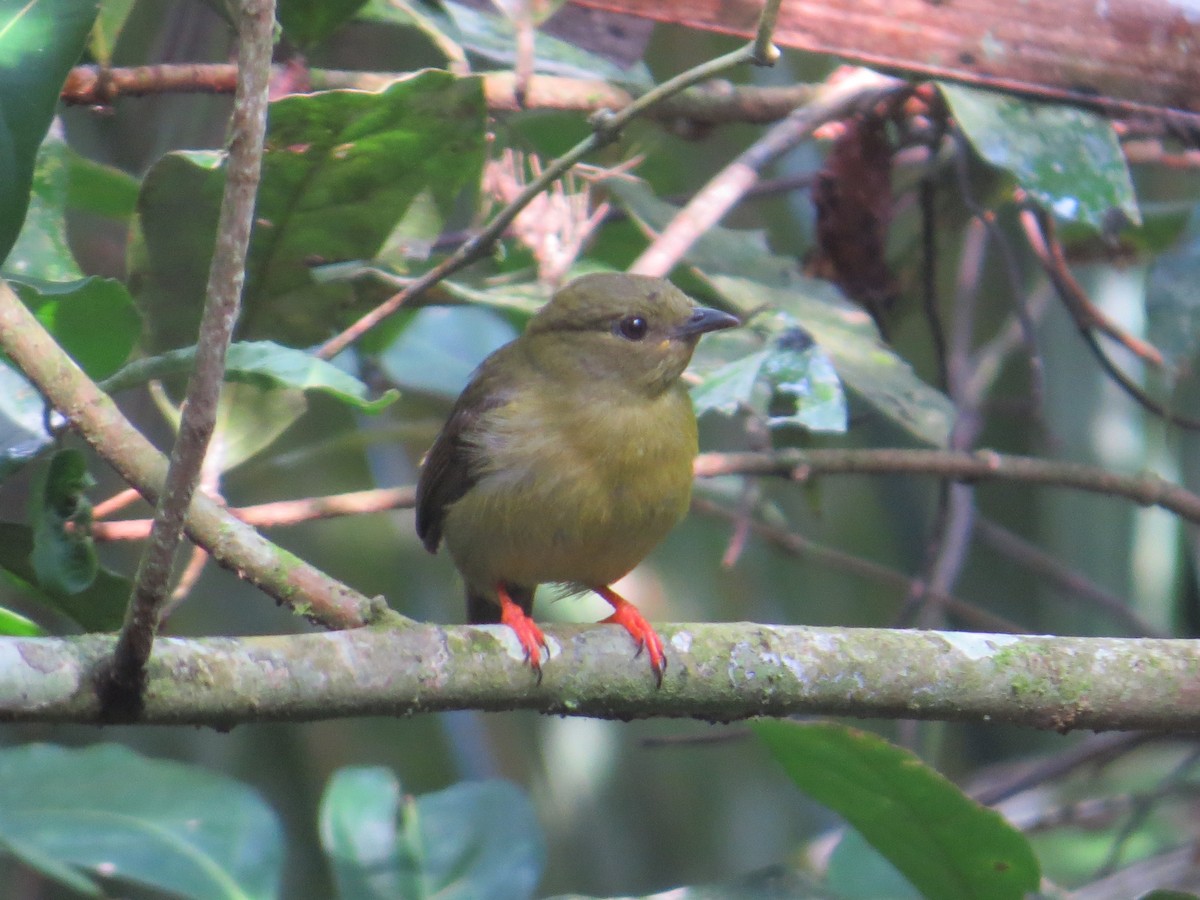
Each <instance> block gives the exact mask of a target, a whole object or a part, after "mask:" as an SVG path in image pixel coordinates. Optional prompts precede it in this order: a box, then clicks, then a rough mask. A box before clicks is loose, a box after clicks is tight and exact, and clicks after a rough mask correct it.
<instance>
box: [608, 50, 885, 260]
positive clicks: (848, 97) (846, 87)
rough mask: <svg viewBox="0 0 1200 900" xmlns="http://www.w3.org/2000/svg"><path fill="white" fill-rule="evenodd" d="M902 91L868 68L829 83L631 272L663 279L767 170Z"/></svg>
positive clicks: (699, 197)
mask: <svg viewBox="0 0 1200 900" xmlns="http://www.w3.org/2000/svg"><path fill="white" fill-rule="evenodd" d="M904 87H906V85H905V82H903V81H900V80H899V79H896V78H889V77H887V76H885V75H879V74H876V73H875V72H870V71H868V70H866V69H860V70H857V71H855V72H854V73H853V74H851V75H850V76H849V77H847V78H843V79H839V80H835V81H833V82H831V83H828V84H826V85H825V86H824V87H822V88H821V89H820V90H819V91H818V92H817V94H816V96H815V97H813V99H812V102H811V103H808V104H806V105H805V106H801V107H798V108H797V109H796V110H795V111H794V112H792V114H791V115H789V116H788V117H787V118H786V119H784V120H783V121H782V122H779V123H778V124H777V125H774V126H772V127H771V128H770V129H769V130H768V131H767V133H766V134H764V135H763V136H762V137H761V138H760V139H759V140H758V141H756V142H755V143H754V144H753V145H752V146H750V147H748V148H747V149H746V150H744V151H743V152H742V153H741V154H740V155H739V156H738V157H737V159H735V160H734V161H733V162H731V163H730V164H729V165H728V166H726V167H725V168H724V169H722V170H721V171H720V172H719V173H717V175H716V177H714V178H713V179H712V180H711V181H710V182H709V183H708V184H706V185H705V186H704V187H703V188H702V189H701V190H700V191H699V193H697V194H696V196H695V197H693V198H692V199H691V200H690V201H689V202H688V204H687V206H685V207H684V208H683V209H681V210H680V211H679V213H678V214H677V215H676V216H675V218H674V219H672V220H671V222H670V224H668V225H667V227H666V228H665V229H663V231H662V233H661V234H660V235H658V237H657V238H655V240H654V242H653V243H652V244H651V245H650V246H649V247H647V248H646V250H645V251H644V252H643V253H642V255H641V256H639V257H638V258H637V259H636V260H634V262H633V265H631V266H630V267H629V271H630V272H632V273H634V274H637V275H654V276H658V277H665V276H666V275H667V273H668V272H670V271H671V270H672V269H673V268H675V265H676V264H677V263H678V262H679V261H680V260H681V259H683V257H684V255H685V254H686V253H687V251H688V249H689V248H691V246H692V244H694V243H695V242H696V239H697V238H699V237H700V235H702V234H704V233H705V232H707V231H708V230H709V229H711V228H712V227H713V226H715V225H716V224H717V223H718V222H720V221H721V219H723V218H724V217H725V214H726V213H728V212H729V210H731V209H732V208H733V207H734V206H735V205H737V203H738V202H739V201H740V200H741V199H742V197H744V196H745V195H746V193H747V192H748V191H749V190H750V188H752V187H753V186H754V184H755V182H756V181H758V176H759V173H761V172H762V170H763V169H764V168H766V167H767V166H769V165H770V164H771V163H773V162H774V161H775V160H777V159H779V157H780V156H782V155H783V154H784V153H786V152H787V151H788V150H790V149H791V148H792V147H794V146H796V144H798V143H799V142H800V141H802V140H804V139H805V138H806V137H808V136H809V135H810V134H812V133H813V131H815V130H816V129H817V128H818V127H820V126H821V125H823V124H825V123H826V122H828V121H830V120H831V119H838V118H842V117H843V116H845V115H847V114H849V113H850V112H851V111H852V110H853V109H855V108H856V107H858V106H859V105H861V104H863V103H866V102H869V101H870V100H872V99H875V98H878V97H879V96H880V95H881V94H884V93H887V92H889V91H895V90H900V89H903V88H904Z"/></svg>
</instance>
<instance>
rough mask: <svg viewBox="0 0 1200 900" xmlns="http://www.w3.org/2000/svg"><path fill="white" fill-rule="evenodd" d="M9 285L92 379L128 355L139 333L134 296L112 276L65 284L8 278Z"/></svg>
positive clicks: (120, 362)
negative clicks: (10, 279) (10, 282)
mask: <svg viewBox="0 0 1200 900" xmlns="http://www.w3.org/2000/svg"><path fill="white" fill-rule="evenodd" d="M12 286H13V288H14V289H15V290H16V292H17V294H18V295H19V296H20V298H21V299H22V300H23V301H24V302H25V305H26V306H28V307H29V309H30V311H31V312H32V313H33V314H34V315H35V316H37V319H38V321H39V322H41V323H42V325H44V326H45V328H46V330H47V331H49V332H50V334H52V335H53V336H54V339H55V340H56V341H58V343H59V345H61V346H62V348H63V349H64V350H66V351H67V353H69V354H70V355H71V358H72V359H74V360H75V362H77V363H78V364H79V367H80V368H81V369H83V371H85V372H87V374H88V375H89V376H91V377H92V378H106V377H108V376H109V375H111V374H112V373H113V372H115V371H116V370H117V369H118V368H119V367H120V366H121V364H122V363H123V362H125V360H127V359H128V358H129V354H130V353H131V352H132V351H133V348H134V345H135V344H136V343H137V341H138V338H139V336H140V334H141V318H140V317H139V316H138V312H137V308H136V307H135V306H134V305H133V299H132V298H131V297H130V296H129V292H128V291H126V290H125V286H124V285H123V284H121V282H119V281H114V280H113V279H111V278H96V277H91V278H84V279H81V280H79V281H71V282H65V283H59V282H46V281H33V280H32V279H20V280H18V279H13V280H12ZM98 324H99V325H101V326H102V327H98Z"/></svg>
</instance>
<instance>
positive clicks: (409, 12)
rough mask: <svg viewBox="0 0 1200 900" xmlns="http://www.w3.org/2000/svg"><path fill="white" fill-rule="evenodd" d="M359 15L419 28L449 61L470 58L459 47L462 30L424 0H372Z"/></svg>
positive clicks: (436, 7)
mask: <svg viewBox="0 0 1200 900" xmlns="http://www.w3.org/2000/svg"><path fill="white" fill-rule="evenodd" d="M359 18H360V19H374V20H376V21H381V22H391V23H393V24H395V25H401V26H404V27H407V28H415V29H417V30H418V31H419V32H421V34H423V35H425V37H426V38H428V39H429V42H430V43H431V44H433V45H434V46H435V47H437V48H438V50H440V51H441V52H442V55H443V56H445V57H446V59H447V60H451V61H454V62H465V61H466V54H465V53H464V52H463V49H462V47H460V46H459V37H460V35H459V34H458V29H457V28H456V27H455V26H454V23H453V22H452V21H450V17H449V15H447V14H446V12H445V11H443V10H442V9H441V7H439V6H435V5H433V4H427V3H424V2H422V0H368V2H367V5H366V6H364V7H363V9H362V12H361V13H359Z"/></svg>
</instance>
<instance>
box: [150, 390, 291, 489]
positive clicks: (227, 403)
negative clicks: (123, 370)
mask: <svg viewBox="0 0 1200 900" xmlns="http://www.w3.org/2000/svg"><path fill="white" fill-rule="evenodd" d="M150 395H151V397H152V398H153V400H154V401H155V403H156V405H157V406H158V409H159V412H161V413H162V415H163V418H165V419H166V420H167V421H168V422H170V423H171V427H172V428H173V429H175V431H177V432H178V430H179V422H180V419H181V418H182V416H181V410H180V407H179V406H178V405H176V404H175V402H174V401H173V400H172V399H171V398H170V397H168V396H167V393H166V391H165V390H163V389H162V387H161V386H160V385H158V384H152V385H151V390H150ZM307 408H308V403H307V401H306V400H305V399H304V393H303V392H302V391H297V390H292V389H287V388H272V387H264V386H263V385H261V384H252V383H240V384H239V383H233V384H226V385H225V387H224V388H223V389H222V390H221V397H220V400H219V401H218V403H217V418H216V423H215V425H214V428H213V436H212V440H211V441H210V442H209V449H208V462H209V464H210V465H212V466H214V467H215V468H216V470H217V471H220V472H228V471H230V470H231V469H234V468H237V467H238V466H240V465H241V464H242V463H244V462H245V461H246V460H248V459H251V458H253V457H254V456H257V455H258V454H259V453H261V452H262V451H263V450H265V449H267V447H269V446H271V445H272V444H273V443H275V441H276V439H277V438H278V437H279V436H280V435H281V434H283V433H284V432H285V431H287V430H288V429H289V428H290V427H291V426H292V425H293V424H294V423H295V422H296V420H297V419H299V418H300V417H301V416H302V415H304V412H305V410H306V409H307Z"/></svg>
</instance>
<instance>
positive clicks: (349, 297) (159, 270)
mask: <svg viewBox="0 0 1200 900" xmlns="http://www.w3.org/2000/svg"><path fill="white" fill-rule="evenodd" d="M484 136H485V109H484V96H482V88H481V83H480V80H479V79H478V78H456V77H454V76H451V74H449V73H446V72H421V73H418V74H415V76H413V77H410V78H407V79H403V80H400V82H396V83H395V84H392V85H390V86H389V88H388V89H386V90H384V91H380V92H378V94H373V92H366V91H326V92H323V94H312V95H294V96H288V97H283V98H282V100H278V101H276V102H275V103H272V104H271V110H270V120H269V127H268V137H266V149H265V156H264V160H263V180H262V186H260V188H259V194H258V204H257V206H256V227H254V233H253V236H252V240H251V248H250V260H248V264H247V276H246V278H247V280H246V288H245V292H244V311H242V316H241V319H240V322H239V332H238V334H239V337H240V338H244V340H246V338H248V340H257V338H270V340H276V341H280V342H282V343H288V344H311V343H314V342H317V341H320V340H324V338H325V337H328V336H329V335H330V334H331V332H332V331H334V330H335V329H336V328H338V326H340V325H341V324H342V323H343V322H344V320H346V319H347V318H348V317H350V316H353V313H354V308H353V301H354V292H353V287H352V286H350V284H347V283H318V282H317V281H316V280H314V278H313V277H312V275H311V272H310V268H311V266H313V265H314V264H316V263H319V262H342V260H352V259H370V258H372V257H373V256H374V254H376V253H377V252H378V251H379V248H380V247H382V246H383V244H384V241H385V240H388V239H389V236H390V235H391V234H392V229H394V227H395V226H396V223H397V222H398V221H400V220H402V218H403V217H404V214H406V212H407V211H408V208H409V205H410V204H412V203H413V202H414V200H415V199H416V198H418V197H424V198H426V199H428V198H431V199H432V200H433V206H434V208H436V209H437V210H439V211H440V214H442V218H443V220H444V218H445V216H448V215H449V212H450V210H451V208H452V205H454V203H455V200H456V198H457V197H458V196H460V194H461V193H462V191H463V190H466V188H467V187H468V186H472V185H475V184H478V181H479V176H480V172H481V170H482V163H484ZM223 178H224V174H223V170H222V168H221V157H220V156H217V155H211V154H210V155H199V154H186V155H185V154H170V155H168V156H166V157H164V158H163V160H161V161H160V162H158V163H157V164H155V167H154V168H152V169H151V170H150V173H149V174H148V175H146V178H145V182H144V185H143V190H142V198H140V200H139V205H138V211H139V226H140V227H139V239H140V240H139V244H138V245H136V247H134V252H132V253H131V272H133V276H134V277H136V280H137V282H138V283H139V289H138V290H137V296H138V302H139V304H140V305H142V307H143V310H144V311H145V313H146V317H148V320H149V325H150V331H151V342H150V346H151V349H152V350H163V349H173V348H176V347H181V346H186V344H190V343H193V342H194V341H196V332H197V326H198V324H199V314H200V310H202V308H203V298H204V290H205V282H206V278H208V269H209V260H210V258H211V250H212V244H214V240H215V236H216V221H217V212H218V208H220V200H221V190H222V181H223ZM421 221H422V222H424V223H425V224H424V227H425V228H428V229H430V230H431V232H432V234H430V235H425V236H433V234H436V233H437V230H439V229H440V222H432V221H431V218H430V217H424V218H422V220H421Z"/></svg>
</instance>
